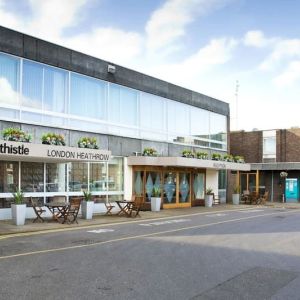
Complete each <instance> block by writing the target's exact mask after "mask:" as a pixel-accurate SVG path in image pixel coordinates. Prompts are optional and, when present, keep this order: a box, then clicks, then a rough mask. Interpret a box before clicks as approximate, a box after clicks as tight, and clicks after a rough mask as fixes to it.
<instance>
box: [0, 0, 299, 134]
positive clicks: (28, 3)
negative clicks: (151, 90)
mask: <svg viewBox="0 0 300 300" xmlns="http://www.w3.org/2000/svg"><path fill="white" fill-rule="evenodd" d="M299 15H300V1H299V0H264V1H261V0H0V25H2V26H5V27H8V28H11V29H15V30H17V31H21V32H23V33H27V34H30V35H33V36H36V37H39V38H41V39H44V40H47V41H50V42H54V43H57V44H59V45H62V46H65V47H68V48H71V49H74V50H77V51H81V52H83V53H86V54H90V55H92V56H95V57H98V58H101V59H104V60H108V61H110V62H112V63H115V64H119V65H122V66H124V67H128V68H130V69H134V70H137V71H139V72H143V73H145V74H148V75H151V76H155V77H157V78H160V79H163V80H166V81H168V82H171V83H174V84H177V85H179V86H183V87H186V88H189V89H191V90H194V91H197V92H199V93H202V94H205V95H208V96H211V97H214V98H217V99H219V100H222V101H225V102H227V103H229V104H230V111H231V129H232V130H247V131H248V130H253V129H264V130H265V129H277V128H278V129H280V128H291V127H300V109H299V108H300V101H299V100H300V18H299ZM298 109H299V110H298Z"/></svg>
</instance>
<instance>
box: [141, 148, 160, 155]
mask: <svg viewBox="0 0 300 300" xmlns="http://www.w3.org/2000/svg"><path fill="white" fill-rule="evenodd" d="M143 155H144V156H157V151H156V150H155V149H154V148H145V149H144V151H143Z"/></svg>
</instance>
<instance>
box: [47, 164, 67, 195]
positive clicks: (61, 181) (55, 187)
mask: <svg viewBox="0 0 300 300" xmlns="http://www.w3.org/2000/svg"><path fill="white" fill-rule="evenodd" d="M66 168H67V166H66V164H64V163H62V164H59V163H57V164H54V163H51V164H46V192H66V191H67V176H66V174H67V171H66Z"/></svg>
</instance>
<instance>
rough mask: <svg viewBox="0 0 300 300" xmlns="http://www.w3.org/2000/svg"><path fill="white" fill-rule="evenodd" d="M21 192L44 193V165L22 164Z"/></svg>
mask: <svg viewBox="0 0 300 300" xmlns="http://www.w3.org/2000/svg"><path fill="white" fill-rule="evenodd" d="M21 190H22V191H23V192H44V164H43V163H33V162H21Z"/></svg>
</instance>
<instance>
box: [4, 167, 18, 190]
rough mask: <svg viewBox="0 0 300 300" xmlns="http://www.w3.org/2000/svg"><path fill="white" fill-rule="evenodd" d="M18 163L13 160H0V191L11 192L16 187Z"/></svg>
mask: <svg viewBox="0 0 300 300" xmlns="http://www.w3.org/2000/svg"><path fill="white" fill-rule="evenodd" d="M18 184H19V163H18V162H16V161H14V162H12V161H1V162H0V193H11V192H15V191H16V190H17V189H18Z"/></svg>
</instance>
